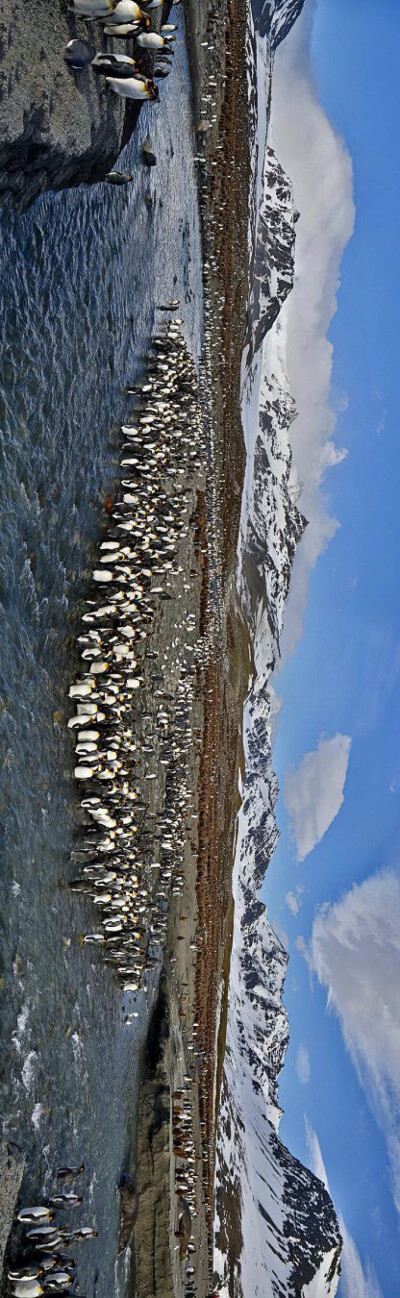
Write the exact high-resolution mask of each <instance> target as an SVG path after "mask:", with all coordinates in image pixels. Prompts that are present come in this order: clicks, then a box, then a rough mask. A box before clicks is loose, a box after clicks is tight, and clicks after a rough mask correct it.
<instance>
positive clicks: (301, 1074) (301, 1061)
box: [296, 1042, 311, 1086]
mask: <svg viewBox="0 0 400 1298" xmlns="http://www.w3.org/2000/svg"><path fill="white" fill-rule="evenodd" d="M296 1073H297V1076H298V1079H299V1082H301V1085H302V1086H307V1083H308V1082H309V1081H310V1077H311V1066H310V1056H309V1053H308V1050H307V1046H305V1045H303V1042H301V1043H300V1045H299V1046H298V1047H297V1052H296Z"/></svg>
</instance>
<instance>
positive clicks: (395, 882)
mask: <svg viewBox="0 0 400 1298" xmlns="http://www.w3.org/2000/svg"><path fill="white" fill-rule="evenodd" d="M399 915H400V876H399V874H398V873H397V872H396V871H395V870H385V871H379V872H377V873H376V874H373V875H372V876H371V877H370V878H368V879H366V880H365V881H364V882H363V883H361V884H357V885H355V886H354V887H353V888H351V890H350V891H349V892H347V893H346V894H345V895H344V897H342V898H341V900H340V901H339V902H337V903H336V904H335V905H334V906H325V907H323V908H322V910H320V911H319V912H318V913H317V916H316V918H315V920H314V924H313V929H312V934H311V944H310V948H309V952H308V963H309V965H310V967H311V968H313V969H314V970H315V972H316V974H317V976H318V978H319V981H320V983H322V984H323V985H324V986H325V987H326V989H327V995H328V1006H330V1007H331V1008H332V1009H334V1010H335V1011H336V1013H337V1015H338V1017H339V1021H340V1024H341V1028H342V1032H343V1037H344V1040H345V1043H346V1046H347V1049H348V1051H349V1054H350V1056H351V1058H352V1060H353V1063H354V1065H355V1068H356V1070H357V1074H358V1077H359V1079H360V1082H361V1084H362V1086H363V1087H364V1089H365V1092H366V1095H367V1097H368V1100H369V1102H370V1105H371V1107H372V1110H373V1112H374V1115H375V1118H376V1120H377V1122H378V1123H379V1125H380V1127H381V1129H382V1130H383V1132H384V1135H385V1139H386V1145H387V1150H388V1157H389V1163H390V1169H391V1179H392V1192H393V1198H394V1202H395V1205H396V1208H397V1211H398V1212H399V1213H400V1122H399V1111H400V998H399V986H400V926H399Z"/></svg>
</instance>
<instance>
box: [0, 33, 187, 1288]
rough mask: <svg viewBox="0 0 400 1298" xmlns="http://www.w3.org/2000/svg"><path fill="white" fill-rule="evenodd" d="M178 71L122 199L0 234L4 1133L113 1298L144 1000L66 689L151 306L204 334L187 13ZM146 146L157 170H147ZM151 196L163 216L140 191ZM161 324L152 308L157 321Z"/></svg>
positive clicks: (73, 203) (38, 210)
mask: <svg viewBox="0 0 400 1298" xmlns="http://www.w3.org/2000/svg"><path fill="white" fill-rule="evenodd" d="M178 13H179V16H178V18H177V19H176V21H178V23H179V33H178V39H177V42H176V47H175V48H176V55H175V65H174V69H173V71H172V73H171V76H170V77H169V78H168V81H165V82H162V83H160V85H161V89H160V104H158V105H155V104H153V105H145V106H144V107H143V109H142V112H141V115H140V119H139V124H138V127H137V129H136V132H135V136H134V138H133V140H132V141H131V142H130V144H129V145H128V146H127V148H126V149H125V151H124V153H123V154H122V155H121V159H120V161H119V164H118V165H119V167H120V169H121V170H127V171H134V172H135V181H134V183H133V184H132V185H131V186H129V187H127V188H122V187H121V188H114V187H111V186H108V185H106V184H103V185H97V186H95V187H93V188H91V189H89V188H85V187H83V188H82V189H80V190H70V191H65V192H63V193H60V194H48V195H46V196H44V197H43V198H42V199H40V200H38V202H37V203H36V204H35V205H34V207H33V208H32V209H31V210H30V211H29V212H28V213H27V214H26V215H24V216H13V215H11V214H10V213H3V215H2V217H1V222H0V229H1V239H2V242H1V250H0V278H1V283H2V301H1V306H0V323H1V336H2V341H3V357H2V375H1V391H0V424H1V440H0V518H1V548H0V637H1V646H0V657H1V662H0V709H1V711H0V734H1V765H2V778H1V795H0V797H1V802H0V813H1V857H2V875H3V910H2V923H3V932H2V943H1V945H2V959H3V967H2V970H1V974H2V983H1V985H2V988H3V995H2V1002H3V1007H2V1065H3V1072H2V1081H1V1100H2V1104H1V1109H2V1118H3V1129H4V1132H5V1134H6V1135H7V1137H8V1138H9V1139H11V1140H15V1141H16V1142H17V1143H18V1145H19V1147H20V1148H22V1149H24V1150H25V1151H26V1154H27V1159H28V1164H27V1175H26V1182H25V1185H24V1199H25V1202H29V1199H31V1200H33V1201H35V1200H36V1201H37V1196H38V1194H40V1193H42V1194H43V1192H44V1191H49V1189H50V1187H51V1186H52V1175H53V1171H54V1168H55V1167H56V1166H57V1163H58V1162H69V1161H79V1160H80V1159H81V1158H84V1160H85V1165H86V1171H85V1174H84V1177H83V1178H82V1185H83V1190H84V1205H83V1207H82V1208H80V1209H76V1210H75V1215H74V1218H73V1215H72V1213H71V1214H70V1217H69V1218H68V1216H64V1217H63V1220H66V1221H68V1220H69V1221H70V1222H71V1224H72V1221H73V1220H76V1222H77V1223H78V1221H80V1220H82V1221H84V1222H85V1223H87V1222H90V1223H94V1224H95V1225H96V1226H97V1228H98V1230H99V1238H98V1239H97V1240H95V1241H93V1242H89V1243H83V1244H79V1245H78V1246H77V1249H76V1257H77V1261H78V1272H79V1282H80V1285H81V1289H82V1292H83V1293H86V1294H90V1295H91V1294H92V1293H93V1294H94V1293H96V1295H97V1298H102V1295H103V1294H104V1295H106V1294H107V1295H109V1294H110V1293H111V1292H113V1291H114V1292H117V1291H121V1289H122V1288H123V1280H124V1265H123V1262H121V1263H119V1264H118V1265H117V1269H116V1273H115V1274H114V1261H115V1245H116V1234H117V1226H118V1223H117V1202H116V1196H115V1183H116V1180H117V1178H118V1176H119V1173H120V1171H121V1169H122V1167H123V1166H124V1165H125V1166H126V1165H127V1162H126V1160H127V1149H128V1143H129V1139H130V1132H131V1131H133V1130H134V1119H135V1087H136V1080H137V1064H138V1059H139V1054H140V1048H141V1043H142V1042H143V1039H144V1036H145V1030H146V1023H147V1018H148V1009H149V1004H150V1003H151V997H152V994H153V993H152V988H151V986H149V992H148V994H147V996H146V995H145V994H141V996H140V998H139V1003H138V1006H137V1008H138V1009H139V1016H138V1018H137V1019H136V1020H134V1022H133V1024H131V1025H130V1026H129V1027H128V1026H127V1025H126V1024H125V1022H124V1009H123V1005H122V999H121V991H120V990H119V989H118V988H117V986H116V985H115V984H114V983H113V981H112V977H111V975H110V973H109V971H108V970H107V968H106V967H105V966H104V965H103V964H102V963H101V958H100V957H99V956H98V954H97V952H96V951H95V950H94V949H93V948H90V949H89V948H87V947H86V948H83V947H82V946H81V945H80V944H79V941H78V938H79V935H80V934H83V933H84V932H85V931H88V930H89V929H91V928H93V927H96V921H95V916H94V908H93V907H92V906H91V903H90V902H83V901H82V900H80V898H79V897H78V896H77V895H76V894H72V893H71V892H70V891H69V890H68V888H67V887H66V886H65V885H66V880H67V879H69V878H71V877H72V874H73V867H72V866H71V863H70V853H71V849H72V847H73V845H74V842H76V835H77V793H76V786H75V782H74V779H73V747H72V743H71V742H70V738H69V733H68V731H67V726H66V721H67V718H68V715H69V713H70V709H69V707H68V702H67V695H68V687H69V684H70V682H71V680H72V678H73V675H74V670H75V667H76V665H77V657H76V650H75V640H76V635H77V634H79V617H80V613H81V611H82V604H81V600H82V596H83V595H84V592H85V585H86V581H87V576H88V573H89V571H90V568H91V567H92V561H93V557H94V552H95V550H94V547H95V541H96V538H97V536H98V534H99V530H100V528H101V526H102V520H103V518H104V498H105V495H106V494H107V493H108V492H112V489H113V481H114V475H115V471H116V464H117V441H118V428H119V423H120V422H121V420H122V419H123V418H124V416H126V415H127V414H128V412H129V410H130V399H129V397H127V396H126V394H124V392H123V388H124V385H125V384H126V383H127V382H128V381H129V380H130V379H131V378H132V377H134V376H135V375H136V374H137V373H138V372H139V370H140V366H141V360H142V358H143V357H144V356H145V353H146V347H147V342H148V338H149V334H150V331H151V329H152V326H153V323H154V318H155V303H157V302H159V301H163V300H164V301H166V300H168V299H169V298H171V297H175V296H176V297H179V298H180V299H181V306H180V315H181V317H182V319H183V331H184V333H185V335H186V338H187V339H188V341H189V342H190V344H191V347H192V350H193V352H194V354H195V356H196V357H198V355H199V351H200V345H201V329H202V296H201V262H200V237H199V224H198V209H197V199H196V190H195V176H194V167H193V162H192V156H193V153H195V151H196V150H195V147H194V144H193V139H192V128H191V118H190V96H189V81H188V69H187V58H186V50H185V44H184V37H183V31H182V17H181V14H180V10H179V11H178ZM148 132H149V133H150V137H151V140H152V145H153V147H154V150H155V153H156V155H157V166H156V167H155V168H153V169H152V170H150V171H149V170H148V169H147V168H145V167H144V166H143V165H142V163H141V160H140V142H141V140H142V139H143V138H144V137H145V136H146V135H147V133H148ZM146 193H147V194H149V195H150V196H151V205H150V204H149V205H148V204H147V203H146V201H145V194H146ZM156 318H157V319H158V320H159V319H160V317H159V315H158V316H157V317H156Z"/></svg>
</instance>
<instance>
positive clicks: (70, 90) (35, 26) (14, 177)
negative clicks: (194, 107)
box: [0, 0, 138, 211]
mask: <svg viewBox="0 0 400 1298" xmlns="http://www.w3.org/2000/svg"><path fill="white" fill-rule="evenodd" d="M99 27H100V25H99V23H97V24H96V27H95V28H94V26H93V24H90V23H86V22H83V21H82V20H76V18H75V17H74V15H73V14H72V13H70V12H69V8H68V0H55V3H54V4H51V5H50V6H49V4H48V3H47V0H35V2H34V3H32V4H30V5H26V4H25V3H24V0H3V5H2V9H1V16H0V202H1V203H3V205H5V206H7V207H14V208H16V209H17V210H20V211H22V210H24V208H26V207H28V206H29V204H30V203H31V202H32V201H33V199H34V198H36V196H37V195H38V194H40V193H42V191H43V190H46V189H62V188H64V187H65V186H68V185H76V184H79V183H80V182H85V181H86V182H90V181H94V180H101V179H103V178H104V176H105V175H106V174H107V172H108V171H109V170H110V168H111V167H112V165H113V163H114V162H115V160H116V158H117V157H118V154H119V152H120V150H121V147H122V145H123V144H124V143H125V142H126V139H127V138H128V136H129V134H130V132H131V130H132V127H133V124H134V121H135V120H136V117H137V112H138V110H137V108H136V107H133V108H132V107H130V108H129V109H128V110H127V112H126V110H125V106H124V103H123V101H121V100H120V99H119V98H118V96H117V95H110V94H109V92H108V91H107V89H106V86H105V84H104V79H103V78H102V77H97V78H96V77H94V76H93V73H91V72H90V69H85V70H81V71H72V70H69V69H68V67H67V64H66V63H65V61H64V53H65V48H66V45H67V43H68V41H70V40H72V38H73V37H76V36H81V37H84V38H85V39H89V41H91V43H92V44H93V45H94V47H95V48H96V49H100V48H104V47H105V41H104V37H103V36H102V33H101V32H100V30H99ZM113 44H114V42H113ZM115 44H116V42H115Z"/></svg>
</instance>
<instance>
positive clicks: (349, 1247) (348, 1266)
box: [339, 1217, 383, 1298]
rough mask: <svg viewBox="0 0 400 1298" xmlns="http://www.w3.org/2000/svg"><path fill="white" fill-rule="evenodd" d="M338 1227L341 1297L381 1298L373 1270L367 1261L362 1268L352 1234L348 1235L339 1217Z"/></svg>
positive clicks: (380, 1291) (380, 1290)
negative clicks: (341, 1246)
mask: <svg viewBox="0 0 400 1298" xmlns="http://www.w3.org/2000/svg"><path fill="white" fill-rule="evenodd" d="M339 1227H340V1232H341V1236H342V1239H343V1250H342V1277H341V1282H342V1291H343V1298H383V1295H382V1289H381V1286H380V1284H379V1283H378V1280H377V1278H376V1275H375V1272H374V1271H373V1269H372V1267H371V1266H370V1264H369V1262H367V1265H366V1268H365V1270H364V1267H363V1265H362V1262H361V1258H360V1254H359V1252H358V1249H357V1248H356V1245H355V1243H354V1239H353V1236H352V1235H350V1232H349V1231H348V1230H347V1227H346V1226H345V1224H344V1221H343V1218H341V1217H340V1218H339Z"/></svg>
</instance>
